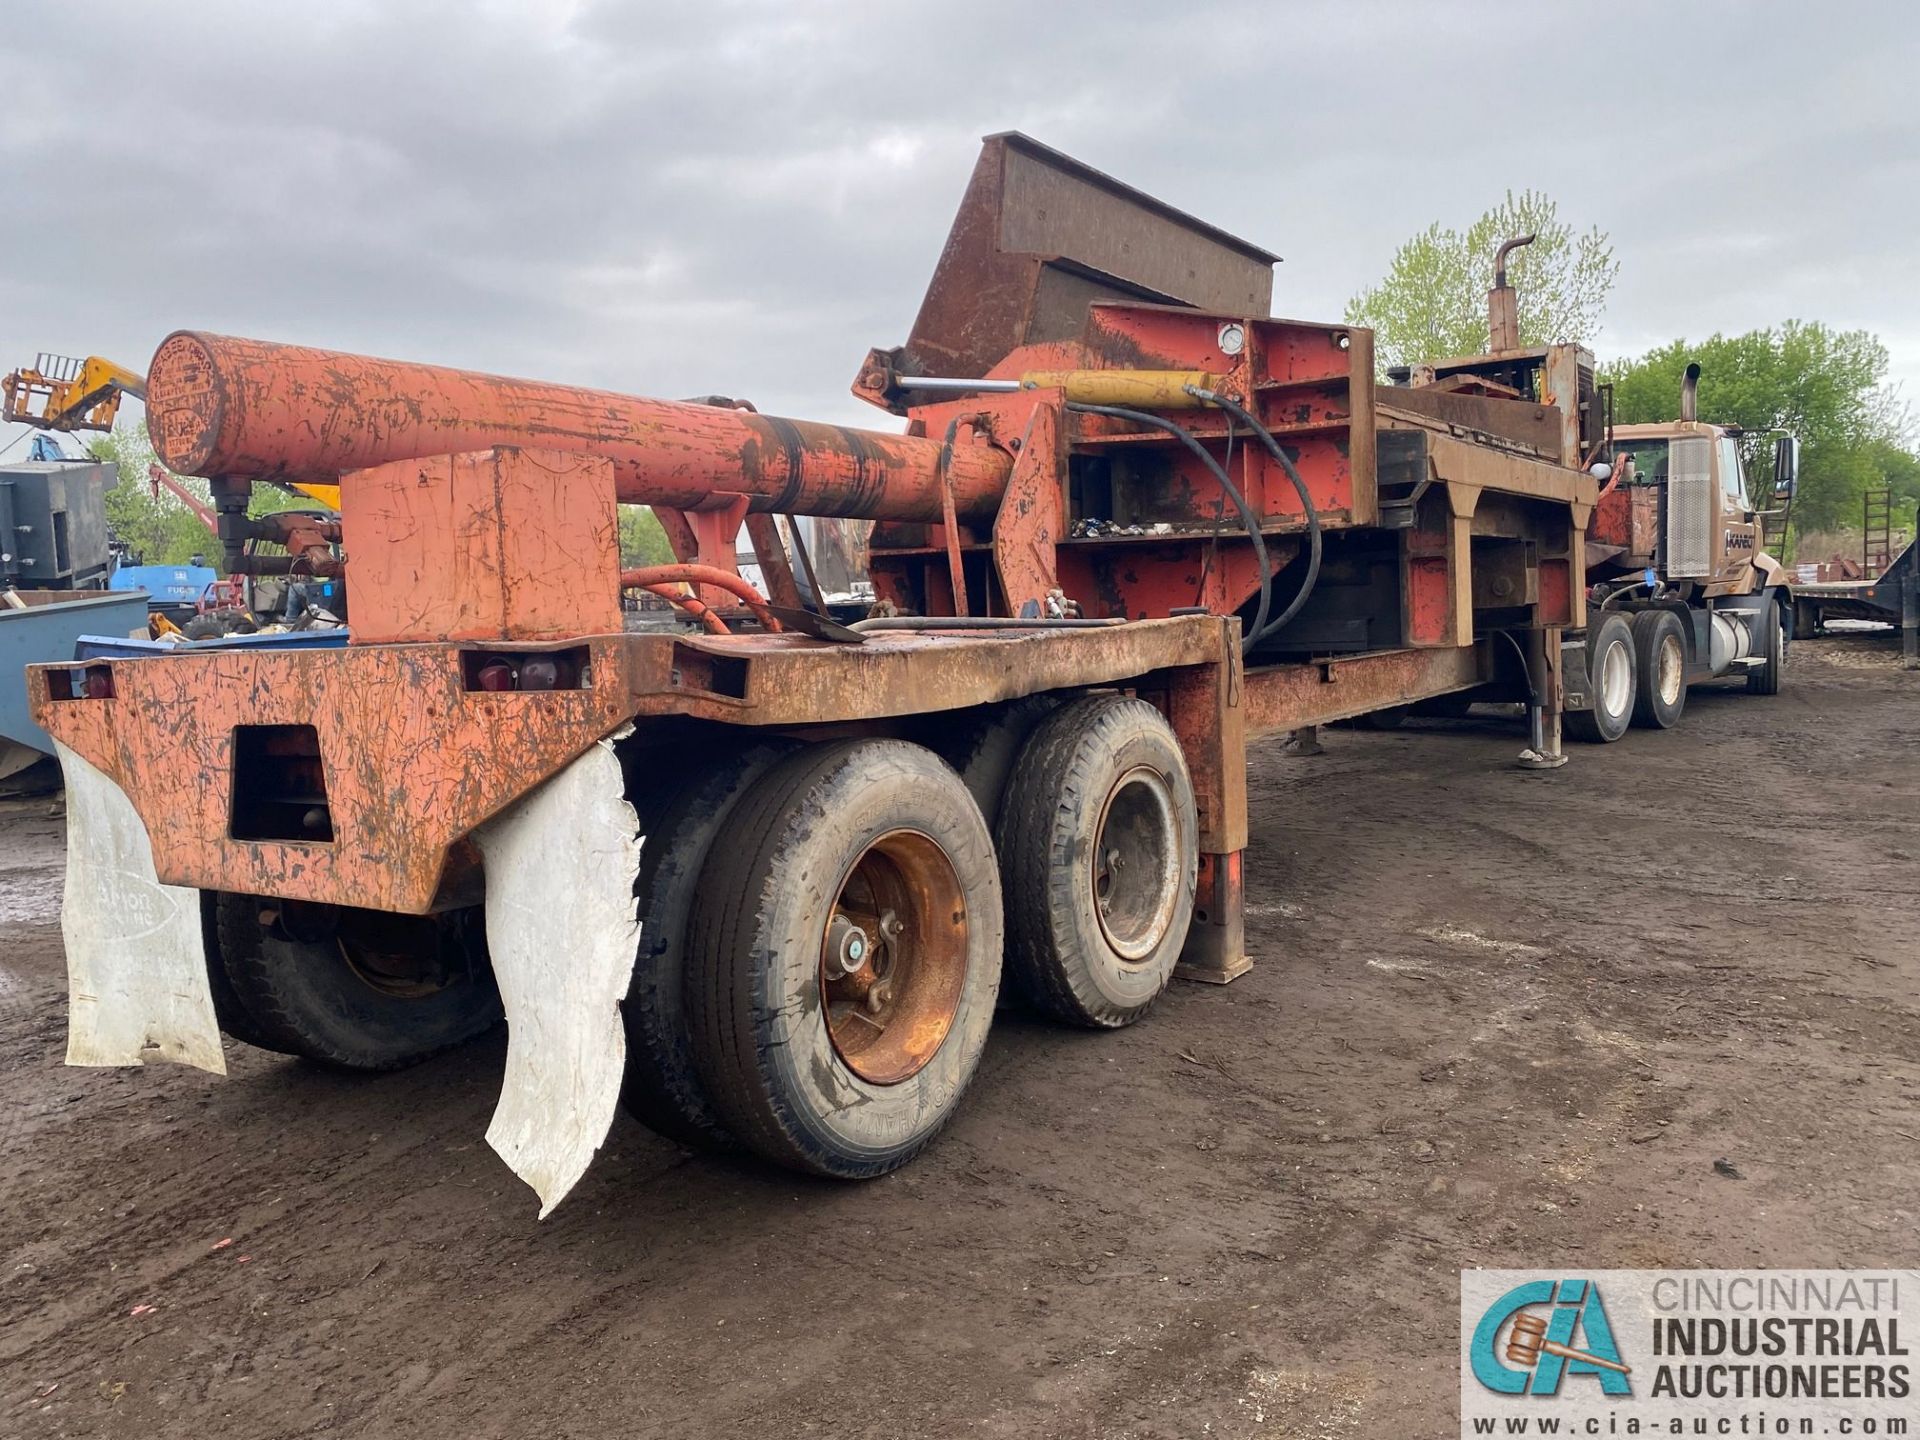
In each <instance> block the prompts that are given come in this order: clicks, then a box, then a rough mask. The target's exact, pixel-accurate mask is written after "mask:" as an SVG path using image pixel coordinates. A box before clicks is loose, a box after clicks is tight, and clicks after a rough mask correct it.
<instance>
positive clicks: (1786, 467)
mask: <svg viewBox="0 0 1920 1440" xmlns="http://www.w3.org/2000/svg"><path fill="white" fill-rule="evenodd" d="M1799 480H1800V442H1799V440H1797V439H1796V438H1794V437H1793V436H1791V435H1782V436H1780V437H1779V438H1778V439H1777V440H1775V441H1774V442H1773V493H1774V496H1775V498H1777V499H1781V500H1785V499H1788V498H1790V497H1791V496H1792V495H1793V487H1794V486H1795V485H1796V484H1798V483H1799Z"/></svg>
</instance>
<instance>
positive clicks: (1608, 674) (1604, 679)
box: [1600, 645, 1633, 715]
mask: <svg viewBox="0 0 1920 1440" xmlns="http://www.w3.org/2000/svg"><path fill="white" fill-rule="evenodd" d="M1632 694H1633V659H1632V657H1631V656H1629V655H1628V654H1627V647H1626V646H1625V645H1609V646H1608V647H1607V653H1606V654H1605V655H1602V656H1601V657H1600V703H1601V704H1602V705H1603V706H1605V707H1606V712H1607V714H1609V715H1621V714H1624V713H1625V712H1626V708H1627V703H1628V697H1630V696H1631V695H1632Z"/></svg>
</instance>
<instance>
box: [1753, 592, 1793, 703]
mask: <svg viewBox="0 0 1920 1440" xmlns="http://www.w3.org/2000/svg"><path fill="white" fill-rule="evenodd" d="M1755 623H1756V624H1757V625H1758V626H1759V627H1760V636H1759V640H1760V644H1759V645H1758V647H1756V648H1758V650H1759V652H1760V654H1761V655H1762V656H1764V657H1765V660H1764V662H1763V663H1762V664H1759V665H1756V666H1754V667H1753V668H1752V669H1751V670H1749V671H1747V693H1748V694H1749V695H1778V694H1779V693H1780V672H1781V671H1782V670H1785V669H1786V668H1787V628H1786V626H1785V625H1783V624H1781V623H1780V607H1779V606H1778V605H1777V604H1774V603H1773V602H1771V601H1769V602H1768V604H1767V607H1766V609H1764V610H1762V611H1761V612H1760V614H1759V615H1758V616H1756V617H1755Z"/></svg>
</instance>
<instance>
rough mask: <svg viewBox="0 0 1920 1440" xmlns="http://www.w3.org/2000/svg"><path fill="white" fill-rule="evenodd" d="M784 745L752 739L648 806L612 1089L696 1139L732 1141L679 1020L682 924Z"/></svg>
mask: <svg viewBox="0 0 1920 1440" xmlns="http://www.w3.org/2000/svg"><path fill="white" fill-rule="evenodd" d="M788 748H789V747H786V746H774V745H755V746H753V747H751V748H750V749H747V750H745V751H743V752H741V753H739V754H737V755H729V756H727V757H726V758H724V759H722V760H720V761H717V762H716V763H713V764H711V765H709V766H707V767H705V768H704V769H701V770H698V771H696V773H695V774H694V775H692V776H691V777H690V778H688V779H687V780H685V781H684V782H683V783H681V784H679V785H675V786H670V787H668V789H667V791H666V792H665V793H661V794H658V795H657V798H656V800H655V803H653V804H650V805H649V806H648V807H647V812H648V813H647V815H646V816H645V817H644V818H643V824H644V827H645V830H646V839H645V841H644V843H642V845H641V847H640V878H639V881H638V883H637V884H636V886H635V894H636V895H637V896H638V899H639V918H640V950H639V954H638V955H637V956H636V957H635V959H634V965H633V983H632V984H631V985H630V986H629V987H628V989H627V998H626V1001H625V1002H624V1003H623V1004H622V1005H621V1007H620V1015H621V1020H622V1023H623V1024H624V1025H625V1028H626V1035H627V1075H626V1082H625V1084H624V1085H623V1086H622V1087H621V1092H620V1098H621V1100H622V1102H623V1103H624V1104H625V1105H626V1108H627V1113H629V1114H630V1115H632V1116H633V1118H634V1119H636V1120H638V1121H639V1122H640V1123H641V1124H642V1125H645V1126H646V1127H647V1128H648V1129H650V1130H652V1131H654V1132H655V1133H656V1134H660V1135H664V1136H666V1137H667V1138H668V1139H669V1140H677V1141H679V1142H680V1143H681V1144H683V1145H688V1146H691V1147H693V1148H695V1149H701V1150H710V1151H727V1150H737V1149H738V1148H739V1142H738V1141H737V1140H735V1139H734V1138H733V1135H732V1133H731V1132H729V1131H728V1129H727V1127H726V1126H725V1125H724V1124H722V1123H721V1121H720V1117H719V1116H718V1115H716V1114H715V1113H714V1109H713V1104H712V1102H711V1101H709V1100H708V1098H707V1090H706V1086H705V1085H703V1084H702V1083H701V1080H700V1074H699V1071H698V1069H697V1068H696V1067H695V1065H694V1059H693V1037H692V1035H691V1034H690V1033H689V1030H688V1025H687V1001H686V982H685V972H686V953H687V924H688V918H689V916H690V915H691V913H692V910H693V897H694V893H695V891H696V890H697V889H698V888H699V881H700V872H701V870H702V868H703V867H704V866H705V865H706V863H707V856H708V854H709V853H710V852H711V851H712V849H713V842H714V837H715V836H717V835H718V834H720V832H721V830H722V829H723V828H724V827H725V825H726V823H727V818H728V816H729V815H731V814H732V812H733V808H734V806H735V805H736V804H737V803H738V802H739V800H740V797H741V796H743V795H744V794H746V792H747V790H748V789H749V787H751V786H752V784H753V782H754V781H756V780H758V779H759V778H760V777H761V776H762V775H764V774H766V772H767V770H768V769H769V768H770V767H771V766H772V765H773V763H774V762H775V761H776V760H778V759H780V757H781V756H782V755H784V754H786V753H787V749H788Z"/></svg>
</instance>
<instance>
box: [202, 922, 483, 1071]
mask: <svg viewBox="0 0 1920 1440" xmlns="http://www.w3.org/2000/svg"><path fill="white" fill-rule="evenodd" d="M218 904H219V907H220V914H219V931H220V942H221V943H220V949H221V958H222V960H223V961H224V962H225V968H226V974H227V980H228V983H229V984H230V985H231V987H232V991H233V995H234V998H235V999H236V1000H237V1001H238V1003H239V1006H240V1008H241V1009H242V1010H243V1011H244V1012H245V1013H246V1015H247V1017H248V1018H249V1020H250V1022H251V1023H252V1025H253V1026H254V1027H255V1028H256V1029H257V1032H258V1033H259V1035H260V1036H261V1037H262V1039H263V1040H264V1042H265V1048H266V1049H270V1050H278V1051H280V1052H281V1053H282V1054H286V1055H299V1056H303V1057H305V1058H306V1059H309V1060H314V1061H318V1062H319V1063H321V1064H323V1065H331V1066H334V1067H335V1068H337V1069H341V1070H398V1069H400V1068H401V1067H403V1066H407V1065H413V1064H417V1063H418V1062H419V1061H422V1060H425V1059H426V1058H427V1057H428V1056H430V1055H434V1054H437V1053H438V1052H440V1051H442V1050H445V1049H447V1048H448V1047H449V1046H453V1045H457V1044H459V1043H460V1042H461V1041H463V1040H470V1039H472V1038H473V1037H474V1036H476V1035H479V1034H482V1033H483V1032H485V1031H487V1030H490V1029H492V1028H493V1027H494V1026H495V1025H497V1024H499V1023H500V1019H501V1009H500V991H499V990H498V988H497V987H496V986H495V985H494V981H493V970H492V967H491V966H490V965H489V964H488V961H487V951H486V938H485V932H484V929H483V922H482V917H481V909H480V907H479V906H477V905H476V906H471V907H469V908H467V909H465V910H455V911H450V912H448V913H447V914H445V915H426V916H422V915H390V914H387V913H385V912H382V911H378V910H354V909H347V908H343V907H340V906H334V905H315V904H309V903H306V902H303V901H298V900H267V899H262V898H260V897H258V896H253V895H232V894H223V895H221V896H220V898H219V901H218ZM254 1043H258V1042H254Z"/></svg>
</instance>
